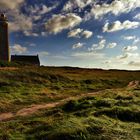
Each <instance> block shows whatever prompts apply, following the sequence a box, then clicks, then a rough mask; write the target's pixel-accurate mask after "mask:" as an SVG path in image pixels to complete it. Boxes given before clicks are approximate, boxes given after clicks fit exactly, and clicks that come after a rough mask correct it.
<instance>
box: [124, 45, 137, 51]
mask: <svg viewBox="0 0 140 140" xmlns="http://www.w3.org/2000/svg"><path fill="white" fill-rule="evenodd" d="M136 50H138V47H137V46H127V47H124V48H123V51H125V52H131V51H136Z"/></svg>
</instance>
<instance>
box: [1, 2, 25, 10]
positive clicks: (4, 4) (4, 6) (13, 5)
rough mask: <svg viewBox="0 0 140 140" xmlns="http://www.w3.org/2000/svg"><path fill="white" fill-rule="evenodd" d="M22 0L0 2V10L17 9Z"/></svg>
mask: <svg viewBox="0 0 140 140" xmlns="http://www.w3.org/2000/svg"><path fill="white" fill-rule="evenodd" d="M23 2H24V0H14V1H11V0H0V9H17V8H19V6H20V5H21V4H22V3H23Z"/></svg>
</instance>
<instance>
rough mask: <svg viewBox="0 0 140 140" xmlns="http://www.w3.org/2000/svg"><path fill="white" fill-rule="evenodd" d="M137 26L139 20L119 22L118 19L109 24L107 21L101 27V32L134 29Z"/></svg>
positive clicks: (139, 24)
mask: <svg viewBox="0 0 140 140" xmlns="http://www.w3.org/2000/svg"><path fill="white" fill-rule="evenodd" d="M139 26H140V23H139V22H135V21H129V20H126V21H124V22H123V23H121V22H120V21H115V22H113V23H111V24H109V23H108V22H107V23H106V24H105V25H104V27H103V32H115V31H120V30H128V29H135V28H138V27H139Z"/></svg>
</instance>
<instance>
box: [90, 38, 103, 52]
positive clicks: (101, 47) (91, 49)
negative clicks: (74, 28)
mask: <svg viewBox="0 0 140 140" xmlns="http://www.w3.org/2000/svg"><path fill="white" fill-rule="evenodd" d="M105 45H106V40H105V39H102V40H100V42H99V43H98V44H93V45H92V47H91V48H88V51H95V50H102V49H103V48H105Z"/></svg>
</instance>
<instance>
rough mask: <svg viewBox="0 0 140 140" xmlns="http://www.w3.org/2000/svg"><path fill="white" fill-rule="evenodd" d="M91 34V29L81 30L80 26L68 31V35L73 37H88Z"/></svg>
mask: <svg viewBox="0 0 140 140" xmlns="http://www.w3.org/2000/svg"><path fill="white" fill-rule="evenodd" d="M92 35H93V33H92V32H91V31H88V30H83V29H80V28H77V29H74V30H71V31H70V32H69V33H68V37H74V38H81V37H84V38H90V37H91V36H92Z"/></svg>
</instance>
